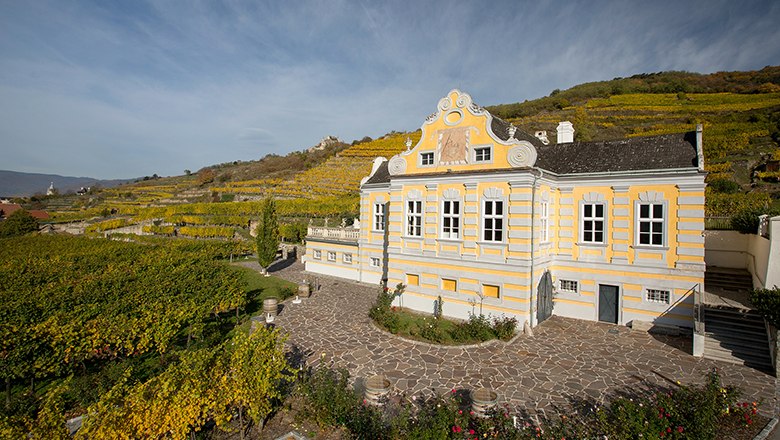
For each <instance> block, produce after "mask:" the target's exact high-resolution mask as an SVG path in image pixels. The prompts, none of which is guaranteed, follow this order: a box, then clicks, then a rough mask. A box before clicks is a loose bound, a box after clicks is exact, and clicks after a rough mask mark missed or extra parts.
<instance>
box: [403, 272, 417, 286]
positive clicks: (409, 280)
mask: <svg viewBox="0 0 780 440" xmlns="http://www.w3.org/2000/svg"><path fill="white" fill-rule="evenodd" d="M406 285H407V286H419V285H420V275H414V274H411V273H408V274H406Z"/></svg>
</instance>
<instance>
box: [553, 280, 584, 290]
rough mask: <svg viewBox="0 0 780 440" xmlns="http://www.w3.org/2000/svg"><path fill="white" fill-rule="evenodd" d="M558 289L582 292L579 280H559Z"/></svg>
mask: <svg viewBox="0 0 780 440" xmlns="http://www.w3.org/2000/svg"><path fill="white" fill-rule="evenodd" d="M572 287H573V289H572ZM558 290H559V291H561V292H566V293H580V283H579V281H577V280H558Z"/></svg>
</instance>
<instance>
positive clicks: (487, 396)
mask: <svg viewBox="0 0 780 440" xmlns="http://www.w3.org/2000/svg"><path fill="white" fill-rule="evenodd" d="M497 402H498V394H496V392H495V391H493V390H491V389H489V388H480V389H477V390H473V391H471V410H472V411H474V415H476V416H477V417H487V415H488V414H487V413H488V411H490V410H491V409H492V408H494V407H495V406H496V403H497Z"/></svg>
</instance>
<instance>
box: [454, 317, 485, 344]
mask: <svg viewBox="0 0 780 440" xmlns="http://www.w3.org/2000/svg"><path fill="white" fill-rule="evenodd" d="M454 336H455V338H454V339H455V340H457V341H460V342H465V341H468V340H476V341H487V340H489V339H493V338H494V337H495V333H493V328H492V327H491V325H490V321H489V320H488V318H487V317H486V316H485V315H469V320H468V321H467V322H463V323H460V324H458V326H457V327H456V330H455V332H454Z"/></svg>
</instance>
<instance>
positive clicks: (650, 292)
mask: <svg viewBox="0 0 780 440" xmlns="http://www.w3.org/2000/svg"><path fill="white" fill-rule="evenodd" d="M644 299H645V301H646V302H649V303H652V304H662V305H669V304H671V303H672V291H671V290H668V289H649V288H647V289H645V298H644Z"/></svg>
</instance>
